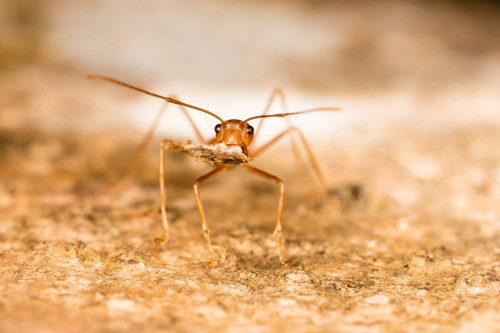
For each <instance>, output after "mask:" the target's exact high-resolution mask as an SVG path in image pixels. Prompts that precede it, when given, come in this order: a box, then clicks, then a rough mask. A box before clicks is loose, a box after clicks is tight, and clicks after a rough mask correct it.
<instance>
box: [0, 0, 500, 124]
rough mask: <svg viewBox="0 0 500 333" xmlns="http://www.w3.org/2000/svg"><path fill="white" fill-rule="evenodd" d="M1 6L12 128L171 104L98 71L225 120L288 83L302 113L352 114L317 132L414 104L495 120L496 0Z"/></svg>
mask: <svg viewBox="0 0 500 333" xmlns="http://www.w3.org/2000/svg"><path fill="white" fill-rule="evenodd" d="M0 6H1V7H0V8H1V10H0V75H1V78H0V80H1V83H2V92H1V94H2V95H1V100H2V102H1V103H2V104H1V112H2V113H1V119H0V120H1V123H2V126H9V124H11V125H13V126H17V125H18V121H19V119H18V117H24V116H26V113H33V114H32V115H30V116H29V117H28V118H27V119H28V120H29V121H31V123H32V124H33V125H35V126H44V127H50V126H55V125H57V126H58V127H66V126H72V125H74V124H75V123H76V126H77V127H78V128H81V127H82V119H83V118H82V116H84V117H86V116H87V115H88V114H90V113H94V112H95V113H98V115H97V116H98V118H101V117H107V116H105V114H106V112H108V111H109V112H110V115H109V116H110V117H109V118H105V122H102V121H97V122H95V121H94V120H95V119H94V118H92V120H89V124H87V125H88V126H89V127H90V128H94V129H95V126H96V125H99V126H104V127H106V126H108V125H109V124H110V123H111V124H112V123H113V122H118V123H119V122H120V121H122V120H123V118H124V117H125V118H127V119H129V120H130V117H132V119H133V120H134V123H139V124H143V123H144V124H147V123H148V122H149V120H150V119H151V117H152V116H153V114H154V112H155V106H154V105H155V103H156V104H159V103H161V102H159V101H154V100H152V99H151V98H146V97H145V96H138V95H137V94H135V93H131V92H123V91H119V89H115V88H114V87H110V86H109V85H108V84H102V83H99V82H85V79H84V77H85V75H86V74H89V73H95V74H103V75H108V76H112V77H115V78H118V79H120V80H123V81H126V82H130V83H133V84H136V85H139V86H141V87H143V88H145V89H150V90H153V91H156V92H159V93H163V94H172V93H176V94H178V95H179V97H180V98H181V99H183V100H186V101H188V102H190V103H193V104H195V105H199V106H202V107H205V108H208V109H210V110H213V111H214V112H219V113H221V115H222V116H223V117H224V118H227V117H230V118H232V117H235V118H238V117H244V116H246V115H249V114H250V115H254V114H258V113H260V112H261V110H262V108H263V107H264V104H265V102H266V98H267V96H268V95H269V93H270V91H271V90H272V88H274V87H276V86H279V87H282V88H283V89H284V90H285V92H286V93H287V95H288V98H289V101H288V102H289V105H290V108H291V109H295V110H299V109H301V108H304V107H306V108H307V107H316V106H331V105H333V106H341V107H343V108H344V109H345V110H346V112H344V113H343V114H342V115H335V116H325V115H321V116H304V117H301V120H298V121H299V122H302V121H303V122H305V123H306V126H314V121H313V120H310V119H312V118H315V119H318V117H321V118H323V117H326V118H324V119H327V121H326V122H325V121H322V122H319V124H318V123H317V122H316V125H319V126H320V132H321V133H324V131H328V129H329V127H330V126H341V125H339V124H346V125H347V126H351V125H352V121H353V118H356V121H361V120H369V121H370V122H372V121H376V120H377V119H380V118H381V116H382V115H386V114H388V115H391V116H395V117H398V116H407V115H408V113H413V112H414V113H417V114H418V119H421V120H425V119H431V120H432V121H434V120H435V117H436V113H440V114H445V116H444V118H445V119H448V120H447V121H446V123H449V122H450V121H451V120H453V121H458V120H459V119H460V120H462V121H478V120H481V121H490V120H491V117H493V118H495V119H496V117H497V116H496V115H497V114H498V107H499V98H498V96H499V86H500V85H499V83H500V82H499V81H500V65H499V64H500V36H499V34H500V33H499V31H500V20H499V16H500V6H499V5H498V4H497V3H496V2H494V1H474V2H468V1H377V2H373V1H350V2H349V3H346V2H344V1H321V0H315V1H298V0H296V1H279V0H275V1H253V2H247V1H227V0H216V1H210V2H205V1H193V0H188V1H182V2H179V1H159V0H153V1H148V3H147V4H145V3H144V2H140V1H133V0H111V1H99V0H92V1H64V0H48V1H37V0H21V1H13V0H1V1H0ZM47 90H50V94H57V96H58V98H57V99H58V101H57V103H58V105H53V106H52V107H51V111H52V112H55V114H58V116H61V117H62V119H58V120H56V119H49V118H54V117H45V115H41V114H40V110H39V109H40V105H38V106H36V105H33V106H32V105H30V104H29V103H30V101H29V100H30V99H41V100H43V99H44V98H45V97H47V96H44V95H46V94H47ZM76 92H78V95H79V96H78V97H79V98H81V99H83V100H85V101H88V100H91V99H94V98H95V99H97V98H99V99H100V100H99V103H98V104H96V105H94V107H92V108H88V107H87V108H85V110H76V109H78V106H75V105H69V104H68V103H64V102H63V99H66V100H67V99H71V98H75V95H76ZM20 95H22V96H20ZM20 99H22V100H23V102H22V103H17V102H19V100H20ZM38 102H41V101H40V100H38ZM16 103H17V104H16ZM19 104H21V105H19ZM35 104H36V103H35ZM27 105H28V106H29V107H26V106H27ZM104 105H105V107H106V108H108V110H104ZM111 108H112V109H113V110H112V111H111V110H109V109H111ZM37 109H38V110H37ZM59 113H60V114H59ZM146 114H147V115H146ZM359 114H362V116H361V117H360V116H359ZM240 115H241V116H240ZM172 117H175V116H172ZM311 117H312V118H311ZM42 118H43V119H42ZM198 118H200V121H202V122H203V121H204V120H205V116H199V117H198ZM457 118H458V119H457ZM23 120H24V118H23ZM397 120H398V121H399V118H398V119H397ZM172 121H173V122H176V118H174V120H172ZM383 121H385V118H384V120H383ZM181 123H182V122H181ZM327 125H328V126H327ZM144 126H145V125H144ZM201 126H202V127H204V124H202V125H201ZM209 127H210V129H209V133H211V131H212V126H209ZM178 129H179V128H178V127H177V126H175V127H174V128H172V130H174V131H176V130H178ZM184 130H185V129H184V128H182V127H181V130H179V133H178V134H180V132H182V131H184ZM314 133H318V130H316V131H314Z"/></svg>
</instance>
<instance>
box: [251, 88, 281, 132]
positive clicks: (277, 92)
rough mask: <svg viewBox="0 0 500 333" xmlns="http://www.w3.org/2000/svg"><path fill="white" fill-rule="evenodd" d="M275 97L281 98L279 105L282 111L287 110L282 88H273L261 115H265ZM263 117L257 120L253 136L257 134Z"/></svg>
mask: <svg viewBox="0 0 500 333" xmlns="http://www.w3.org/2000/svg"><path fill="white" fill-rule="evenodd" d="M276 97H279V98H280V100H281V105H282V106H283V112H284V113H287V112H288V108H287V106H286V100H285V94H284V93H283V90H282V89H281V88H274V89H273V91H272V93H271V96H269V100H268V101H267V104H266V107H265V108H264V112H263V113H262V115H266V114H267V113H268V112H269V110H270V109H271V105H272V104H273V102H274V99H275V98H276ZM264 119H265V118H261V119H260V120H259V123H258V124H257V126H256V130H255V136H254V137H257V134H259V132H260V129H261V127H262V122H263V121H264Z"/></svg>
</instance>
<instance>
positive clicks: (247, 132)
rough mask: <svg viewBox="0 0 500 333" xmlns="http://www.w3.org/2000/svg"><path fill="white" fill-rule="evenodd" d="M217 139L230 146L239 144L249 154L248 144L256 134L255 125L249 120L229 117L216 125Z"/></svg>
mask: <svg viewBox="0 0 500 333" xmlns="http://www.w3.org/2000/svg"><path fill="white" fill-rule="evenodd" d="M215 135H216V138H215V141H216V142H217V143H225V144H226V145H228V146H239V147H241V150H242V151H243V153H244V154H245V155H247V156H248V149H247V147H248V145H249V144H250V143H251V142H252V140H253V136H254V129H253V127H252V126H251V125H250V124H248V123H247V122H244V121H241V120H238V119H229V120H226V121H224V122H222V123H220V124H217V125H216V126H215Z"/></svg>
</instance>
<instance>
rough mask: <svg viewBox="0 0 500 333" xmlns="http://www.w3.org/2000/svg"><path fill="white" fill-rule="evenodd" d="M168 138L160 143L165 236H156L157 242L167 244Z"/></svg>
mask: <svg viewBox="0 0 500 333" xmlns="http://www.w3.org/2000/svg"><path fill="white" fill-rule="evenodd" d="M167 141H168V140H163V141H162V142H161V144H160V193H161V206H160V207H161V217H162V221H163V230H164V233H165V234H164V236H163V237H161V238H155V243H156V244H158V243H160V244H161V245H163V244H165V243H166V242H167V240H168V221H167V208H166V206H167V196H166V194H165V143H166V142H167Z"/></svg>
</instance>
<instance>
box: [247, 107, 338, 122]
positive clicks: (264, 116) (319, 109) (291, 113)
mask: <svg viewBox="0 0 500 333" xmlns="http://www.w3.org/2000/svg"><path fill="white" fill-rule="evenodd" d="M339 110H341V109H340V108H316V109H309V110H303V111H297V112H287V113H277V114H263V115H260V116H254V117H250V118H248V119H245V120H244V121H243V122H244V123H246V122H247V121H250V120H254V119H258V118H270V117H286V116H291V115H294V114H301V113H309V112H317V111H339Z"/></svg>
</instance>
